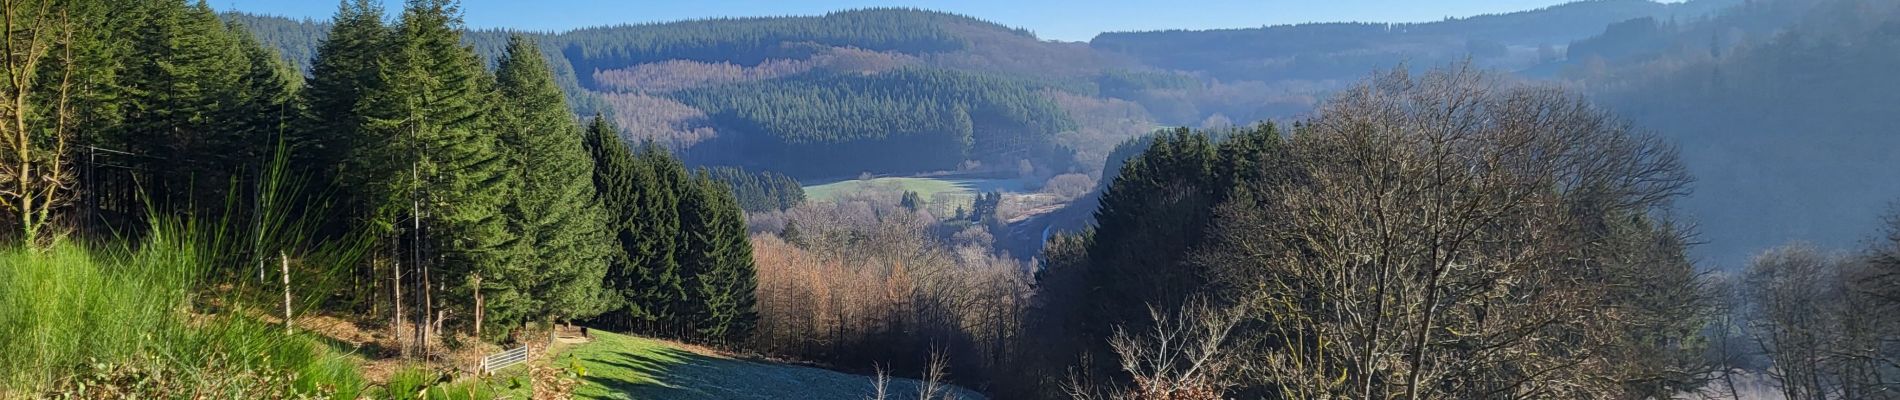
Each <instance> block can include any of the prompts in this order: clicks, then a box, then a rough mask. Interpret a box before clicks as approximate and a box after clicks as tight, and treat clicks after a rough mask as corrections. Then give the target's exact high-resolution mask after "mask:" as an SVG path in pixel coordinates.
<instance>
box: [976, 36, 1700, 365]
mask: <svg viewBox="0 0 1900 400" xmlns="http://www.w3.org/2000/svg"><path fill="white" fill-rule="evenodd" d="M1436 127H1457V128H1452V129H1449V130H1446V129H1437V128H1436ZM1120 170H1121V171H1120V174H1119V175H1118V176H1116V177H1114V183H1113V184H1111V185H1110V186H1109V187H1108V189H1107V191H1106V192H1105V193H1104V194H1103V195H1102V198H1101V205H1100V208H1099V210H1097V211H1096V229H1095V230H1093V231H1092V232H1091V233H1087V234H1084V235H1082V236H1079V237H1071V238H1063V239H1059V240H1056V241H1054V242H1052V243H1051V244H1050V247H1049V248H1048V250H1046V251H1045V253H1044V267H1043V268H1042V269H1041V270H1040V272H1039V273H1038V276H1037V292H1036V294H1035V295H1036V297H1037V298H1036V299H1035V300H1032V302H1031V303H1032V304H1036V305H1037V306H1036V307H1035V308H1032V309H1031V310H1030V311H1029V314H1028V316H1027V318H1028V319H1027V321H1026V322H1025V326H1026V328H1025V329H1027V331H1026V333H1025V334H1023V335H1022V336H1021V337H1022V338H1023V339H1024V340H1025V341H1024V342H1022V343H1019V344H1018V346H1019V347H1018V353H1016V354H1015V356H1016V357H1020V358H1019V359H1017V361H1015V362H1013V363H1011V365H1017V366H1021V367H1022V368H1025V369H1024V370H1023V371H1021V372H1004V373H1001V375H1002V376H1004V377H1029V378H1026V379H1024V380H1022V381H1017V382H1011V381H1009V379H1007V378H1005V380H1004V382H1002V383H1001V384H1002V385H1003V386H1004V387H1009V388H1014V389H1010V390H1020V391H1021V392H1022V393H1024V394H1023V395H1024V396H1030V395H1032V394H1034V395H1037V396H1042V397H1068V396H1069V395H1071V394H1073V395H1078V396H1081V397H1084V398H1096V397H1095V396H1132V397H1136V398H1196V399H1198V398H1227V397H1229V396H1234V397H1241V398H1276V397H1289V398H1325V397H1361V396H1367V397H1373V398H1384V397H1395V396H1402V397H1407V398H1498V397H1514V396H1555V397H1582V398H1614V397H1668V396H1671V395H1673V394H1674V393H1678V392H1681V391H1683V390H1688V389H1693V388H1698V387H1701V384H1702V383H1703V382H1704V380H1705V379H1708V378H1707V376H1709V375H1707V374H1705V373H1706V372H1708V371H1710V369H1708V368H1707V365H1706V364H1705V363H1702V362H1701V359H1700V358H1699V355H1700V351H1701V350H1702V348H1701V347H1699V346H1698V345H1696V343H1698V342H1699V338H1700V336H1699V334H1700V329H1702V328H1703V327H1704V326H1705V324H1706V321H1707V316H1708V315H1709V314H1707V311H1708V310H1709V307H1708V306H1709V302H1708V301H1707V300H1708V297H1707V296H1706V295H1705V294H1706V293H1705V292H1704V291H1703V290H1702V289H1701V287H1702V284H1703V283H1704V282H1703V281H1701V280H1699V278H1698V275H1697V274H1696V272H1695V270H1694V267H1693V266H1692V265H1691V264H1690V262H1689V261H1688V259H1687V258H1686V257H1685V256H1684V253H1683V252H1684V249H1685V248H1686V247H1687V243H1688V241H1687V238H1686V236H1685V234H1684V233H1683V231H1682V230H1680V229H1678V228H1676V227H1675V226H1674V225H1673V224H1671V223H1670V222H1669V221H1668V220H1666V219H1662V218H1661V217H1660V215H1663V214H1661V212H1662V211H1663V210H1667V207H1668V202H1669V200H1670V199H1673V198H1675V197H1677V196H1680V195H1681V194H1682V193H1683V190H1682V188H1683V186H1682V185H1683V184H1684V183H1686V181H1687V175H1686V174H1685V173H1684V172H1683V170H1682V168H1681V166H1680V165H1679V164H1677V163H1676V160H1675V158H1674V153H1673V150H1672V149H1671V148H1669V147H1668V146H1665V145H1663V144H1661V142H1659V141H1657V140H1656V139H1655V138H1653V137H1650V136H1647V135H1644V134H1641V133H1637V132H1632V131H1630V130H1629V128H1627V127H1626V125H1622V124H1620V123H1617V122H1615V120H1614V119H1613V118H1611V117H1609V116H1608V115H1607V114H1605V113H1603V112H1602V111H1600V110H1597V109H1595V108H1592V107H1591V106H1589V105H1588V104H1587V103H1586V102H1584V101H1582V100H1579V99H1577V98H1576V97H1574V96H1572V95H1568V94H1566V93H1564V92H1561V91H1556V90H1552V89H1544V88H1536V87H1513V86H1508V85H1506V84H1502V83H1499V81H1497V80H1496V79H1495V78H1493V77H1490V76H1487V75H1484V74H1482V73H1479V72H1475V71H1471V70H1468V69H1458V68H1454V69H1450V70H1437V71H1433V72H1430V73H1428V74H1425V75H1422V76H1410V75H1409V74H1407V73H1405V72H1404V71H1398V72H1391V73H1388V74H1385V75H1382V76H1379V77H1377V78H1375V79H1373V80H1371V81H1368V82H1366V83H1364V84H1362V85H1360V86H1357V87H1355V88H1354V89H1352V90H1349V91H1346V92H1343V93H1341V94H1340V95H1339V96H1338V97H1337V98H1335V99H1334V100H1332V101H1330V102H1329V103H1328V104H1327V105H1326V106H1325V107H1323V108H1322V110H1321V112H1320V114H1319V115H1318V116H1317V117H1315V118H1314V119H1311V120H1308V121H1305V122H1302V123H1300V124H1297V125H1294V127H1293V130H1292V132H1291V133H1290V134H1289V133H1283V132H1282V131H1280V130H1279V129H1277V127H1276V126H1274V125H1263V126H1258V127H1255V128H1250V129H1246V130H1242V131H1238V132H1233V133H1226V134H1217V133H1208V132H1196V131H1188V130H1177V131H1173V132H1168V133H1165V134H1162V135H1160V136H1158V137H1156V138H1154V139H1153V142H1152V144H1150V145H1148V147H1147V150H1146V151H1145V152H1142V153H1140V154H1139V155H1137V156H1135V157H1134V158H1132V159H1129V160H1128V161H1127V162H1126V163H1125V164H1123V165H1122V167H1121V168H1120ZM1611 310H1613V311H1611ZM1065 371H1072V373H1065ZM1064 376H1068V377H1070V378H1069V379H1066V380H1065V379H1062V378H1060V377H1064Z"/></svg>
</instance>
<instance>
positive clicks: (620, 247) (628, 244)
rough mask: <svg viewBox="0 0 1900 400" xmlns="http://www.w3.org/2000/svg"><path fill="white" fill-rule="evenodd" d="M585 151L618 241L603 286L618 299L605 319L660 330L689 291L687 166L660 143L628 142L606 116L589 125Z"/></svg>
mask: <svg viewBox="0 0 1900 400" xmlns="http://www.w3.org/2000/svg"><path fill="white" fill-rule="evenodd" d="M587 149H588V152H589V153H590V154H592V155H593V157H594V188H595V192H596V196H597V198H598V199H599V203H600V204H601V206H602V208H603V214H604V215H605V217H606V218H607V220H608V223H607V226H608V231H609V233H610V236H611V237H612V238H613V241H612V243H613V244H614V246H613V247H614V249H613V250H611V251H609V253H608V261H609V263H608V270H607V274H606V282H605V283H604V284H603V286H604V288H605V289H606V292H607V296H608V297H609V298H611V299H612V300H613V301H615V302H617V304H616V307H615V309H614V310H611V311H610V312H608V313H607V318H606V320H607V321H606V322H608V323H610V324H612V325H615V326H618V327H622V328H630V329H640V330H642V331H645V332H648V333H659V329H660V327H661V326H662V325H666V324H673V323H676V322H677V321H676V318H675V316H676V315H677V313H676V312H675V311H674V310H675V309H676V307H675V305H676V304H677V303H678V302H679V301H680V300H681V299H683V298H684V296H685V285H684V283H683V282H682V280H681V279H680V275H679V264H678V262H677V261H676V260H675V259H674V254H676V253H677V252H676V249H675V243H676V240H675V239H676V237H678V236H679V235H681V232H680V225H679V213H678V211H677V208H676V207H678V205H679V200H678V197H677V195H676V194H675V193H676V192H675V191H674V190H673V188H674V184H673V183H672V182H677V179H680V177H679V176H676V175H683V171H684V168H683V167H681V166H679V164H678V161H676V160H674V159H673V158H672V157H670V156H667V155H666V153H665V150H662V149H659V148H658V147H657V146H652V145H648V146H643V147H642V148H641V149H640V150H639V151H637V152H636V151H635V150H633V149H630V148H628V147H627V145H626V143H625V142H624V141H622V140H621V139H620V133H619V129H617V128H615V127H614V126H613V124H612V123H610V122H608V121H607V119H606V118H603V117H601V116H595V117H594V118H593V121H592V122H591V123H589V124H588V128H587Z"/></svg>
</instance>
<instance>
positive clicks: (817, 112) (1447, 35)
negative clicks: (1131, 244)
mask: <svg viewBox="0 0 1900 400" xmlns="http://www.w3.org/2000/svg"><path fill="white" fill-rule="evenodd" d="M1883 4H1885V3H1882V2H1875V1H1845V0H1775V1H1754V2H1742V1H1737V0H1692V1H1686V2H1679V3H1659V2H1652V1H1645V0H1600V1H1583V2H1576V3H1570V4H1564V5H1558V6H1553V7H1548V8H1543V9H1536V10H1527V11H1518V12H1506V13H1498V14H1490V15H1480V16H1474V17H1469V18H1456V19H1446V20H1443V21H1436V22H1424V23H1403V24H1384V23H1310V24H1298V25H1281V26H1267V27H1259V28H1246V29H1218V30H1201V31H1187V30H1172V31H1153V32H1111V33H1104V34H1102V35H1100V36H1098V37H1096V38H1095V39H1094V40H1092V41H1091V42H1089V43H1059V42H1047V41H1042V40H1039V39H1038V38H1036V37H1035V36H1034V35H1033V34H1031V33H1029V32H1027V31H1024V30H1021V29H1015V28H1010V27H1006V26H1003V25H999V24H996V23H992V22H988V21H984V20H981V19H978V18H974V17H969V16H962V15H956V14H949V13H942V12H934V11H926V10H916V9H901V8H884V9H864V10H851V11H841V12H834V13H829V14H824V15H815V16H802V17H775V18H734V19H708V20H693V21H679V22H668V23H655V24H639V25H622V26H611V27H599V28H588V29H579V30H574V31H569V32H559V33H547V34H536V36H537V37H538V38H540V39H541V46H542V48H543V49H544V52H545V53H546V54H548V56H549V58H550V66H551V67H553V68H554V69H555V72H556V75H557V77H558V81H559V82H560V83H561V84H562V86H563V87H564V88H565V89H566V90H568V92H569V98H570V100H571V101H570V103H571V104H572V105H573V106H574V108H575V109H576V111H577V112H579V113H582V114H589V113H593V112H597V111H598V112H605V113H609V114H611V115H612V117H613V118H614V120H615V121H616V122H618V125H619V126H620V127H621V128H622V130H623V135H624V136H625V137H627V138H629V139H631V140H651V141H655V142H658V143H661V144H664V145H666V146H668V147H671V148H673V149H676V150H678V151H679V152H680V154H682V156H683V157H684V158H685V159H686V161H687V162H689V163H691V164H696V165H733V166H743V167H746V168H747V169H751V170H760V171H772V172H778V173H783V174H787V175H790V176H792V177H795V178H799V179H803V180H815V181H816V180H833V179H837V178H842V177H850V176H856V175H858V174H859V173H862V172H870V173H873V174H910V173H919V172H931V171H944V170H953V169H965V168H972V169H977V170H984V171H1014V170H1016V169H1018V168H1016V167H1017V166H1019V165H1022V164H1024V163H1027V164H1028V165H1029V166H1030V169H1032V170H1034V171H1035V173H1034V174H1033V175H1036V176H1037V178H1036V179H1037V180H1038V181H1039V180H1040V179H1045V178H1048V177H1050V176H1054V175H1057V174H1062V173H1066V172H1082V173H1086V174H1089V175H1091V176H1095V177H1100V176H1101V175H1104V171H1103V170H1102V165H1103V164H1104V162H1105V161H1106V158H1107V156H1108V153H1109V150H1110V149H1111V148H1112V146H1113V145H1114V144H1116V143H1120V142H1122V141H1124V140H1127V139H1129V138H1132V137H1136V136H1139V135H1142V134H1145V133H1148V132H1151V131H1152V130H1153V129H1155V128H1158V127H1163V126H1187V127H1222V126H1230V125H1236V124H1245V123H1249V122H1252V121H1259V120H1280V121H1285V120H1288V119H1290V118H1297V117H1300V116H1304V115H1307V114H1309V113H1310V112H1311V111H1312V109H1313V107H1314V105H1315V104H1319V102H1321V101H1323V99H1325V98H1327V97H1328V96H1329V95H1330V94H1331V93H1332V92H1333V91H1334V90H1337V89H1338V88H1340V87H1342V86H1343V85H1345V84H1346V83H1348V82H1352V81H1353V80H1356V79H1358V78H1359V77H1361V76H1363V75H1364V74H1365V73H1367V72H1369V71H1372V70H1375V69H1379V68H1389V67H1393V66H1397V65H1400V64H1401V63H1404V64H1405V65H1411V66H1413V67H1415V68H1423V67H1432V66H1439V65H1445V64H1449V63H1456V62H1460V61H1462V60H1467V59H1468V60H1470V61H1471V62H1472V63H1473V64H1475V65H1478V66H1481V67H1487V68H1494V69H1501V70H1507V71H1515V72H1516V75H1518V76H1519V77H1523V78H1528V79H1540V80H1553V81H1557V82H1560V83H1565V84H1577V85H1579V86H1580V87H1583V88H1585V89H1586V90H1584V91H1583V92H1584V93H1586V94H1588V95H1591V96H1593V97H1594V98H1595V99H1596V100H1597V101H1600V102H1602V103H1603V104H1604V105H1605V106H1608V107H1609V108H1611V109H1613V110H1615V111H1616V112H1617V113H1618V114H1619V115H1620V116H1622V117H1624V118H1626V119H1628V120H1630V121H1631V122H1633V123H1635V124H1636V125H1637V127H1639V128H1643V129H1647V130H1651V131H1654V132H1656V133H1658V134H1660V135H1662V136H1664V137H1665V138H1667V139H1669V140H1671V141H1673V142H1675V143H1676V144H1678V145H1679V146H1680V148H1681V151H1682V153H1683V157H1684V159H1685V160H1686V161H1687V164H1688V165H1689V167H1690V168H1691V169H1692V170H1693V172H1695V175H1696V176H1697V177H1698V178H1699V181H1698V183H1697V184H1696V186H1695V187H1694V189H1695V190H1696V192H1695V193H1694V194H1692V195H1691V196H1690V197H1687V198H1685V199H1684V200H1683V201H1682V202H1683V203H1684V204H1683V205H1684V209H1683V212H1682V213H1681V215H1680V216H1681V217H1684V220H1685V221H1684V222H1688V223H1691V224H1693V225H1695V226H1697V227H1698V229H1697V231H1698V232H1699V233H1700V235H1701V236H1700V238H1701V239H1702V240H1703V241H1705V242H1706V244H1705V245H1703V246H1698V247H1697V249H1696V254H1698V255H1700V258H1702V259H1703V260H1704V261H1706V262H1708V263H1711V264H1714V265H1736V264H1739V263H1740V262H1741V261H1742V260H1743V259H1744V258H1745V257H1746V256H1745V254H1747V253H1749V252H1750V251H1753V249H1759V248H1762V247H1764V246H1766V245H1768V244H1771V243H1778V242H1781V241H1785V240H1789V239H1801V240H1809V241H1815V242H1818V243H1822V244H1828V245H1846V244H1851V243H1852V242H1854V241H1856V240H1859V239H1860V238H1859V235H1862V234H1864V232H1865V231H1866V230H1867V223H1866V222H1865V221H1861V219H1860V218H1859V217H1860V216H1862V215H1865V214H1867V213H1869V212H1873V211H1875V210H1876V209H1878V208H1880V207H1881V205H1882V204H1884V203H1885V202H1887V201H1891V200H1892V199H1893V198H1895V197H1900V189H1895V188H1893V187H1892V186H1891V184H1887V183H1886V182H1891V181H1892V180H1891V179H1886V180H1881V179H1873V178H1878V177H1875V176H1866V175H1867V174H1871V173H1872V172H1871V171H1876V170H1879V168H1876V167H1874V166H1880V165H1891V163H1892V158H1891V157H1892V156H1891V155H1889V154H1890V153H1891V152H1884V151H1882V150H1884V149H1890V148H1892V146H1891V145H1890V143H1891V141H1892V140H1894V139H1892V137H1893V135H1891V134H1887V133H1885V132H1886V131H1885V128H1884V127H1886V126H1892V125H1891V124H1890V123H1889V121H1888V120H1889V119H1891V118H1889V116H1888V115H1886V114H1883V112H1882V111H1881V110H1884V108H1882V107H1883V106H1882V105H1886V104H1893V101H1891V99H1889V97H1890V96H1887V95H1885V94H1886V93H1892V92H1893V90H1891V88H1893V87H1894V84H1893V83H1891V82H1890V81H1891V79H1890V78H1888V77H1886V76H1884V75H1883V74H1881V73H1879V72H1877V71H1875V70H1872V69H1867V68H1864V67H1861V66H1865V65H1881V64H1878V63H1880V62H1890V61H1888V60H1886V59H1885V58H1883V57H1886V56H1884V54H1888V52H1886V50H1883V49H1885V47H1883V46H1886V44H1884V43H1886V41H1887V40H1889V39H1888V36H1890V35H1888V32H1891V28H1884V27H1887V26H1890V25H1891V23H1890V22H1889V19H1890V18H1888V17H1886V15H1887V14H1885V13H1882V12H1878V11H1879V10H1880V9H1881V8H1880V7H1881V6H1882V5H1883ZM229 17H232V18H235V19H238V20H240V21H241V22H243V23H244V24H246V25H247V26H250V27H251V28H252V30H253V31H256V32H258V34H259V36H260V39H261V40H263V41H264V42H266V43H270V44H272V45H274V46H276V47H278V48H280V49H281V50H282V51H283V52H284V54H286V55H288V56H291V57H293V58H294V57H297V56H299V55H307V54H310V53H311V50H310V48H311V47H312V46H314V43H316V41H315V40H316V39H320V36H321V34H322V29H324V28H325V27H326V25H324V24H323V23H314V22H308V21H296V20H289V19H281V18H271V17H258V16H248V15H242V14H234V15H230V16H229ZM505 34H506V32H501V31H479V32H471V33H470V35H468V39H467V40H468V42H469V43H470V44H471V45H473V46H474V47H475V48H476V49H477V50H478V52H479V53H482V54H484V55H485V56H489V57H493V55H495V54H498V52H499V49H500V47H501V43H502V41H503V40H502V38H503V37H504V35H505ZM1827 60H1837V61H1827ZM296 61H302V60H296ZM1870 63H1871V64H1870ZM1789 99H1800V102H1799V103H1790V102H1788V100H1789ZM1790 132H1800V133H1799V134H1791V133H1790ZM1869 179H1872V181H1877V182H1878V183H1872V184H1868V183H1865V182H1869ZM1813 193H1833V194H1834V195H1831V196H1826V197H1820V196H1815V195H1813Z"/></svg>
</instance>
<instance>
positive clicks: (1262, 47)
mask: <svg viewBox="0 0 1900 400" xmlns="http://www.w3.org/2000/svg"><path fill="white" fill-rule="evenodd" d="M1735 3H1737V2H1736V1H1732V0H1696V1H1688V2H1683V3H1677V4H1667V3H1655V2H1647V1H1627V0H1619V1H1579V2H1575V3H1571V4H1563V5H1558V6H1553V7H1548V8H1543V9H1537V10H1529V11H1521V12H1514V13H1506V14H1489V15H1479V16H1473V17H1469V18H1457V19H1446V20H1443V21H1434V22H1422V23H1397V24H1391V23H1366V22H1338V23H1307V24H1295V25H1276V26H1266V27H1259V28H1247V29H1215V30H1199V31H1192V30H1165V31H1151V32H1109V33H1104V34H1101V35H1098V36H1096V37H1095V38H1094V39H1093V40H1090V41H1089V45H1090V46H1091V47H1094V48H1095V49H1097V50H1103V51H1111V52H1117V53H1123V54H1127V55H1130V56H1133V57H1135V58H1137V59H1139V60H1141V61H1142V62H1144V63H1146V64H1148V65H1151V66H1155V67H1161V68H1167V69H1172V70H1181V71H1199V72H1204V73H1206V74H1208V75H1210V76H1213V77H1217V78H1220V79H1223V80H1260V81H1277V80H1286V79H1306V80H1326V79H1350V78H1351V77H1353V76H1355V75H1358V74H1360V73H1362V72H1363V71H1369V70H1373V69H1377V68H1391V67H1394V66H1397V65H1399V64H1401V63H1406V62H1410V63H1413V64H1415V65H1429V64H1435V63H1445V62H1453V61H1457V60H1461V59H1463V58H1464V57H1466V56H1467V55H1470V54H1473V53H1474V52H1473V51H1471V50H1472V49H1471V48H1469V47H1470V45H1471V44H1472V43H1485V42H1495V43H1498V44H1503V45H1516V46H1527V47H1537V46H1556V45H1561V44H1564V43H1568V42H1570V41H1572V40H1577V39H1581V38H1584V37H1588V36H1590V35H1594V34H1597V33H1600V32H1602V30H1603V27H1604V26H1606V25H1609V24H1611V23H1615V22H1619V21H1626V20H1630V19H1634V18H1641V17H1654V18H1657V19H1670V18H1677V19H1690V18H1697V17H1700V16H1705V15H1708V14H1710V13H1713V12H1715V11H1716V10H1718V9H1720V8H1722V7H1726V6H1729V5H1733V4H1735Z"/></svg>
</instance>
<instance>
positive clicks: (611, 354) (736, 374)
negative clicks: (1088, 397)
mask: <svg viewBox="0 0 1900 400" xmlns="http://www.w3.org/2000/svg"><path fill="white" fill-rule="evenodd" d="M552 363H553V365H556V366H559V367H561V368H572V366H574V365H578V366H579V368H580V369H583V370H585V371H586V377H585V378H583V380H584V381H585V382H586V383H585V384H584V385H582V386H581V387H580V388H579V389H577V390H576V391H575V393H574V397H575V398H580V399H668V400H695V399H790V398H797V399H853V400H855V399H865V398H869V397H870V395H871V390H872V384H873V379H872V378H871V377H867V376H862V375H852V374H846V373H842V372H836V371H829V370H824V369H818V368H811V367H802V366H794V365H783V364H768V363H758V362H751V361H743V360H735V359H731V358H725V357H718V356H707V355H702V354H697V353H694V352H690V351H687V350H685V349H681V348H679V347H677V346H674V345H672V344H669V343H666V342H661V341H657V340H651V339H645V338H639V337H632V336H625V335H617V334H613V333H607V332H600V331H594V341H593V342H591V343H586V344H582V345H578V346H574V347H572V348H569V349H567V350H565V351H563V352H561V354H559V355H557V356H555V358H554V359H553V360H552ZM889 389H890V390H891V391H892V392H897V393H910V394H909V395H907V396H892V397H891V398H894V399H896V398H915V397H916V395H915V394H914V391H915V390H916V382H915V381H911V380H905V379H892V381H891V383H890V385H889ZM960 397H961V398H964V399H980V398H982V397H981V396H978V395H976V394H974V393H967V392H966V393H964V394H962V395H961V396H960Z"/></svg>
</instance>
